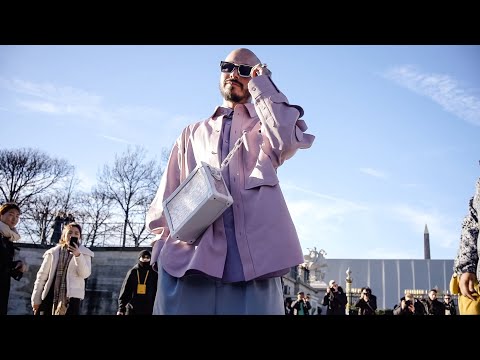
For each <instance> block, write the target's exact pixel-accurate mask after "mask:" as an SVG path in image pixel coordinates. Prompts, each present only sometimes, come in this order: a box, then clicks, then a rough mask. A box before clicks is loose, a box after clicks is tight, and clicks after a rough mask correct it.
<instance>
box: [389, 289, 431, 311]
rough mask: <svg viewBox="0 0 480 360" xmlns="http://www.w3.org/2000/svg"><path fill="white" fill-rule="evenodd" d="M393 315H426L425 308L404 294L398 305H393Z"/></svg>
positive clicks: (408, 294) (409, 294)
mask: <svg viewBox="0 0 480 360" xmlns="http://www.w3.org/2000/svg"><path fill="white" fill-rule="evenodd" d="M393 315H408V316H410V315H426V310H425V307H424V306H423V305H422V303H421V302H420V301H419V300H417V299H415V297H414V296H413V295H412V294H411V293H406V294H405V296H404V297H402V298H401V299H400V304H397V305H395V308H394V309H393Z"/></svg>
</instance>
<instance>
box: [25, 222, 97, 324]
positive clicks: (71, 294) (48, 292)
mask: <svg viewBox="0 0 480 360" xmlns="http://www.w3.org/2000/svg"><path fill="white" fill-rule="evenodd" d="M72 238H76V239H77V240H78V241H77V242H74V241H73V240H72V241H71V239H72ZM81 239H82V228H81V226H80V225H79V224H77V223H74V222H72V223H69V224H68V225H65V226H64V228H63V232H62V237H61V239H60V242H59V243H58V245H56V246H54V247H53V248H51V249H48V250H47V251H45V253H44V254H43V262H42V265H40V269H39V270H38V273H37V277H36V280H35V283H34V285H33V292H32V297H31V302H32V308H33V312H34V314H35V315H79V314H80V303H81V300H83V298H84V297H85V279H87V278H88V277H89V276H90V274H91V273H92V257H93V256H94V254H93V252H92V251H91V250H90V249H87V248H86V247H85V246H83V245H82V243H81Z"/></svg>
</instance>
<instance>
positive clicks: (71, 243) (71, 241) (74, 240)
mask: <svg viewBox="0 0 480 360" xmlns="http://www.w3.org/2000/svg"><path fill="white" fill-rule="evenodd" d="M74 244H77V246H78V237H76V236H72V237H71V238H70V246H73V247H74Z"/></svg>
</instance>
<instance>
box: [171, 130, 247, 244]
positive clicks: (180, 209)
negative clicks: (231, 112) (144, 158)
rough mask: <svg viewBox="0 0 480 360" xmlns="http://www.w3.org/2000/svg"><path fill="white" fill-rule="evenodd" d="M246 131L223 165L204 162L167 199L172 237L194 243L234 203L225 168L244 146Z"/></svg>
mask: <svg viewBox="0 0 480 360" xmlns="http://www.w3.org/2000/svg"><path fill="white" fill-rule="evenodd" d="M245 133H246V132H245V131H244V132H243V134H242V136H240V138H239V139H238V140H237V141H236V142H235V144H234V146H233V148H232V150H231V151H230V152H229V153H228V155H227V156H226V157H225V160H223V162H222V164H221V166H220V168H216V167H214V166H212V165H209V164H207V163H205V162H203V161H202V162H200V164H198V165H197V166H196V167H195V169H193V170H192V172H190V174H189V175H188V176H187V178H186V179H185V180H184V181H182V183H181V184H180V185H179V186H178V188H176V189H175V191H174V192H173V193H172V194H171V195H170V196H169V197H168V198H167V199H166V200H165V201H163V209H164V213H165V218H166V219H167V223H168V228H169V229H170V237H171V238H173V239H177V240H180V241H183V242H186V243H187V244H190V245H192V244H193V243H195V242H196V241H197V239H198V237H199V236H200V235H201V234H202V233H203V232H204V231H205V230H206V229H207V228H208V227H209V226H210V225H211V224H212V223H213V222H214V221H215V220H217V219H218V218H219V217H220V216H221V215H222V214H223V212H224V211H225V210H226V209H227V208H228V207H230V206H231V205H232V204H233V198H232V196H231V195H230V191H229V190H228V188H227V185H226V184H225V180H224V179H223V175H222V170H223V168H224V167H225V166H228V164H229V163H230V160H231V159H232V158H233V155H234V154H235V152H236V151H237V150H238V149H239V148H240V146H241V145H242V142H243V138H244V135H245Z"/></svg>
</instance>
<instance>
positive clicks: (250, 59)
mask: <svg viewBox="0 0 480 360" xmlns="http://www.w3.org/2000/svg"><path fill="white" fill-rule="evenodd" d="M225 61H228V62H233V63H235V64H245V65H250V66H255V65H257V64H259V63H260V59H259V58H258V57H257V55H255V54H254V53H253V51H251V50H249V49H245V48H240V49H235V50H233V51H232V52H231V53H230V54H228V55H227V57H226V58H225Z"/></svg>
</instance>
